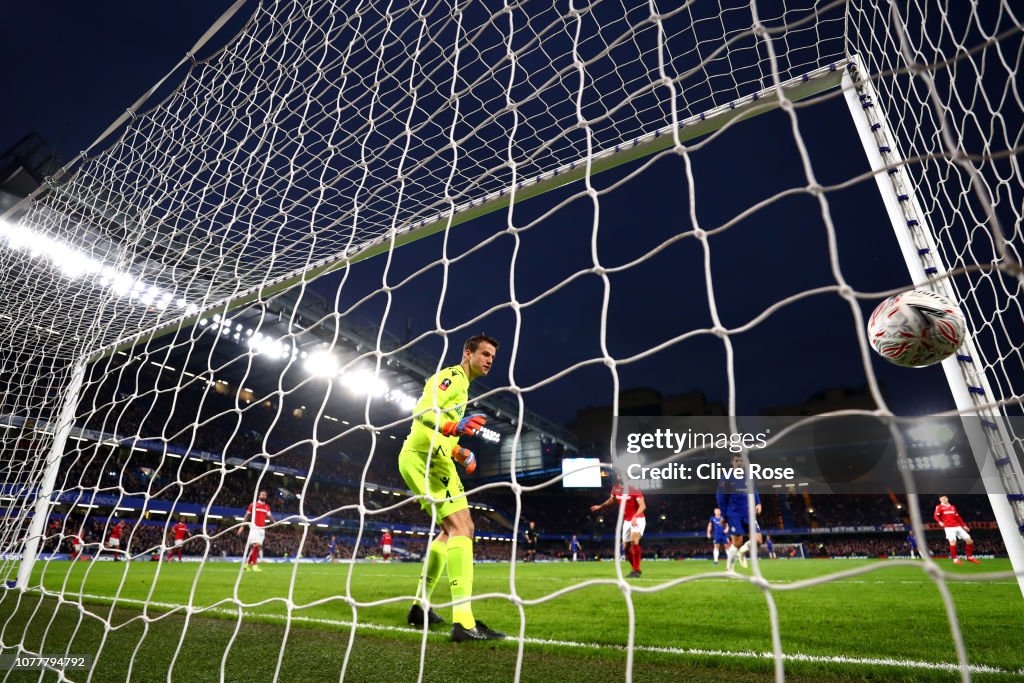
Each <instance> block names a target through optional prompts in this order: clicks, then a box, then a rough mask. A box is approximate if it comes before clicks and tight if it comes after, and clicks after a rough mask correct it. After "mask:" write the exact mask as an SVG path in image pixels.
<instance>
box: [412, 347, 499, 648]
mask: <svg viewBox="0 0 1024 683" xmlns="http://www.w3.org/2000/svg"><path fill="white" fill-rule="evenodd" d="M497 351H498V341H497V340H496V339H493V338H491V337H488V336H486V335H482V334H481V335H477V336H475V337H470V338H469V339H468V340H467V341H466V343H465V345H464V346H463V349H462V363H460V364H459V365H453V366H451V367H448V368H445V369H443V370H441V371H440V372H439V373H437V374H436V375H434V376H433V377H431V378H430V379H428V380H427V383H426V386H424V388H423V396H422V397H421V398H420V401H419V403H417V404H416V408H415V409H414V410H413V416H414V417H413V420H412V429H411V430H410V431H409V436H408V437H407V438H406V439H405V443H404V444H403V445H402V452H401V453H400V454H399V456H398V469H399V471H400V472H401V473H402V479H404V480H405V483H406V485H408V487H409V488H410V489H412V491H413V492H414V493H415V494H416V495H419V496H425V495H428V494H429V495H430V497H431V498H434V499H435V500H439V501H440V502H437V503H431V502H430V501H429V500H421V501H420V505H421V506H422V507H423V509H424V510H425V511H426V512H428V513H430V512H431V508H432V507H433V509H434V511H435V512H436V515H437V520H438V523H439V524H440V525H441V533H440V534H438V536H437V538H435V539H434V540H433V542H431V543H430V546H429V548H428V550H427V568H426V569H427V571H426V576H425V578H424V581H423V582H421V585H420V586H419V588H418V590H417V602H414V603H413V605H412V607H411V608H410V609H409V616H408V622H409V624H411V625H413V626H418V627H421V628H422V626H423V622H424V619H426V620H427V621H428V623H430V624H443V623H444V620H443V619H442V618H441V617H440V616H438V615H437V614H435V613H434V611H433V610H428V612H427V613H426V614H424V612H423V608H422V607H421V606H420V603H419V600H427V601H429V599H430V596H431V594H432V593H433V592H434V588H435V587H436V585H437V581H438V579H440V578H441V572H443V571H445V569H447V572H448V584H449V586H450V587H451V593H452V599H453V600H464V599H465V600H466V602H463V603H460V604H457V605H455V606H454V607H453V608H452V621H453V622H454V623H453V624H452V634H451V638H452V640H453V641H455V642H463V641H467V640H499V639H501V638H504V637H505V634H504V633H499V632H497V631H492V630H491V629H489V628H487V626H486V625H485V624H484V623H483V622H482V621H478V620H477V619H475V618H474V617H473V607H472V604H471V603H470V602H469V600H468V599H469V598H470V597H472V595H473V519H472V518H471V517H470V515H469V504H468V503H467V502H466V496H465V491H466V490H465V488H464V487H463V485H462V480H461V479H459V473H458V471H457V470H456V468H455V463H459V464H461V465H462V466H464V467H465V468H466V471H467V472H469V473H472V472H473V471H474V470H476V456H474V455H473V453H472V451H470V450H468V449H466V448H463V447H462V446H460V445H459V437H460V436H475V435H476V434H477V433H478V432H479V431H480V428H481V427H483V425H484V423H485V422H486V418H485V417H484V416H483V415H469V416H464V413H465V410H466V404H467V402H468V401H469V383H470V382H472V381H473V380H474V379H476V378H477V377H481V376H483V375H486V374H487V373H488V371H490V369H491V364H492V363H493V362H494V356H495V354H496V353H497Z"/></svg>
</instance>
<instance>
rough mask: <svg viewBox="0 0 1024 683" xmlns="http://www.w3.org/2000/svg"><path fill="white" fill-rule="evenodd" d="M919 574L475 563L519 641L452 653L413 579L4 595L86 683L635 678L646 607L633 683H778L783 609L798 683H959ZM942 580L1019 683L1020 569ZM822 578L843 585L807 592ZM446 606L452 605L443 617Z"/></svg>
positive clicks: (884, 569) (2, 621) (322, 574)
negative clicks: (423, 620)
mask: <svg viewBox="0 0 1024 683" xmlns="http://www.w3.org/2000/svg"><path fill="white" fill-rule="evenodd" d="M923 566H924V565H923V564H922V563H913V564H911V563H897V562H891V561H890V562H887V561H874V560H864V561H846V562H839V561H819V560H805V561H762V563H761V569H762V573H763V576H764V578H765V579H766V581H767V585H769V586H770V587H771V590H766V589H765V587H763V586H760V585H758V584H757V582H755V581H752V580H750V579H751V578H752V577H751V574H750V572H749V570H748V571H747V572H746V574H745V575H744V576H743V578H740V579H734V578H727V577H725V576H724V574H723V572H722V569H723V568H724V562H723V563H722V564H720V565H718V566H717V567H716V566H714V565H712V564H711V563H710V562H707V561H684V562H667V561H666V562H645V564H644V575H643V578H641V579H631V580H629V581H628V588H626V584H620V583H617V582H616V575H615V568H614V565H613V564H611V563H609V562H594V563H591V562H588V563H576V564H570V563H537V564H520V563H517V564H516V565H515V567H514V570H513V567H512V566H510V565H509V564H507V563H504V564H479V565H477V566H476V574H475V588H474V593H475V594H476V595H477V596H484V598H483V599H481V600H478V601H474V611H475V613H476V615H477V617H478V618H482V619H484V620H485V621H486V622H487V624H488V625H489V626H491V627H492V628H495V629H498V630H503V631H506V632H508V633H509V634H510V635H512V636H516V638H515V639H511V640H508V641H503V642H500V643H488V644H483V645H481V644H476V643H468V644H460V645H455V644H453V643H450V642H449V641H448V639H447V630H445V629H442V630H437V631H432V632H431V633H430V634H428V635H426V636H424V634H423V633H422V631H418V630H415V629H411V628H409V627H407V626H406V624H405V614H406V611H407V610H408V607H409V604H410V603H409V600H408V599H404V598H402V597H401V596H403V595H404V596H411V594H412V593H413V591H414V589H415V585H416V581H417V578H418V575H419V572H420V570H421V569H420V565H418V564H397V563H396V564H356V565H347V564H263V565H262V568H263V570H264V571H263V572H262V573H258V574H252V573H245V574H243V573H242V572H241V571H240V566H239V565H237V564H227V563H220V562H209V563H206V564H205V565H200V564H198V563H188V562H186V563H183V564H178V563H172V564H166V563H165V564H159V565H158V564H157V563H149V562H145V563H142V562H135V563H112V562H96V563H85V562H79V563H76V564H74V565H72V564H71V563H68V562H50V563H45V564H44V563H40V564H38V565H37V571H36V573H35V575H34V577H33V578H34V581H33V583H34V584H35V585H37V586H38V585H39V584H40V582H41V583H42V585H43V586H45V588H46V590H47V591H52V592H60V593H62V594H63V599H64V601H65V602H62V601H59V600H57V599H55V598H54V597H51V596H41V595H40V594H39V592H38V591H35V592H29V593H25V594H20V593H18V592H16V591H7V592H6V593H4V594H0V639H2V640H0V643H2V646H3V652H4V653H5V654H9V653H11V652H14V651H16V650H12V649H11V648H12V647H13V646H16V645H17V644H18V643H21V644H23V646H24V647H25V648H27V649H29V650H32V651H37V652H39V651H41V652H44V653H46V654H47V655H50V654H63V653H65V652H67V653H71V654H92V655H94V656H95V657H96V663H95V666H94V668H93V669H92V671H91V678H90V671H67V672H66V673H65V675H66V676H67V677H68V678H70V679H72V680H87V679H89V680H92V681H123V680H126V679H129V678H130V679H131V680H138V681H157V680H168V677H170V679H171V680H174V681H210V680H219V679H221V678H223V679H224V680H228V681H252V680H273V679H275V678H276V679H277V680H281V681H303V680H320V679H324V680H338V679H339V678H341V677H342V676H343V675H344V679H345V680H350V681H388V680H394V681H406V680H416V679H417V677H418V676H419V675H420V671H421V666H422V675H423V680H427V681H498V680H512V679H513V678H514V676H515V674H516V671H517V669H518V671H519V676H520V678H521V680H526V681H558V682H559V683H565V682H569V681H586V682H587V683H593V681H594V680H597V677H602V678H604V677H607V678H608V679H610V680H616V679H623V678H625V676H626V672H627V667H628V666H629V661H628V660H629V656H630V655H629V648H628V638H629V630H630V629H629V623H630V607H629V605H630V603H632V612H633V619H634V624H635V628H634V643H633V645H634V647H633V649H632V666H631V670H632V679H633V680H635V681H646V680H659V681H660V680H665V679H666V677H670V678H671V679H673V680H680V679H683V678H685V679H691V680H695V681H719V680H722V679H725V678H728V679H730V680H739V681H755V680H756V681H762V680H771V679H773V678H774V673H775V669H774V666H775V665H774V662H773V660H772V658H771V657H770V653H771V651H772V640H771V628H770V616H769V615H770V604H771V603H773V604H774V606H775V608H776V610H777V614H778V623H779V630H780V635H781V640H782V649H783V652H784V653H785V656H786V659H785V662H784V666H785V673H786V677H787V679H788V680H796V681H821V680H886V681H890V680H905V681H935V680H950V681H952V680H958V679H960V677H961V672H960V670H959V669H958V668H957V666H956V664H957V659H956V650H955V648H954V639H953V637H952V635H951V629H950V622H949V620H948V619H947V616H946V608H945V606H944V603H943V600H942V596H941V593H940V590H939V585H938V584H937V583H936V582H935V581H933V580H932V579H931V578H930V577H929V576H928V575H927V574H926V572H925V571H924V569H923ZM940 566H941V567H942V568H943V570H945V572H946V577H947V578H948V579H949V580H948V581H947V582H946V585H947V586H948V590H949V592H950V595H951V598H952V601H953V606H954V607H955V610H956V614H957V618H958V621H959V627H960V629H961V631H962V633H963V641H964V645H965V647H966V652H967V657H968V662H969V664H970V667H971V668H970V676H971V677H972V678H973V679H975V680H993V681H1002V680H1022V679H1024V654H1022V649H1021V644H1024V598H1022V597H1021V594H1020V591H1019V589H1018V587H1017V584H1016V582H1015V581H1014V580H1013V578H1012V577H1009V576H1006V575H1005V573H1006V572H1008V571H1009V570H1010V566H1009V562H1008V561H1005V560H989V561H986V562H985V563H984V564H983V565H981V566H980V567H978V566H972V565H966V566H953V565H951V564H949V563H948V560H947V561H944V562H942V563H941V565H940ZM624 567H625V565H624ZM625 570H626V571H628V567H625ZM1000 572H1002V573H1003V574H1000ZM823 576H831V577H833V578H834V580H830V581H828V582H826V583H823V584H819V585H804V583H805V582H807V581H809V580H814V579H816V578H819V577H823ZM982 578H990V579H991V580H978V579H982ZM513 588H514V595H515V599H512V600H510V599H509V595H510V594H512V593H513ZM486 596H491V597H486ZM448 600H450V596H449V594H448V591H447V587H446V586H442V587H439V588H438V590H437V592H436V593H435V595H434V602H445V601H448ZM520 608H521V612H520ZM439 612H440V613H441V614H442V615H443V616H445V618H446V619H447V618H449V617H450V612H451V610H450V608H439ZM354 620H355V623H356V627H355V628H354V629H353V628H352V624H353V621H354ZM520 633H522V636H523V638H522V639H521V640H520V639H519V638H518V636H519V635H520ZM421 652H425V655H426V656H425V657H423V658H421ZM5 680H8V681H18V680H39V674H38V672H32V673H30V672H12V673H10V674H9V675H8V676H7V678H6V679H5ZM44 680H57V676H56V675H54V674H47V676H46V677H45V678H44Z"/></svg>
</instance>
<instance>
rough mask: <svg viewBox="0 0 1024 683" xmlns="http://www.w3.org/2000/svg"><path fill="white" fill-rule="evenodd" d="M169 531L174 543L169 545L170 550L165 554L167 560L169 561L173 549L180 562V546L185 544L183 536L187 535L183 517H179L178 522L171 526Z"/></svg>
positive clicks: (186, 526) (172, 554)
mask: <svg viewBox="0 0 1024 683" xmlns="http://www.w3.org/2000/svg"><path fill="white" fill-rule="evenodd" d="M171 533H172V534H174V545H172V546H171V552H170V553H169V554H168V556H167V560H168V561H170V559H171V558H172V557H174V553H175V551H177V553H178V562H181V547H182V546H183V545H185V538H187V537H188V525H187V524H185V520H184V518H182V519H179V520H178V523H177V524H175V525H174V526H172V527H171Z"/></svg>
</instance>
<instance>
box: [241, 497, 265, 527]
mask: <svg viewBox="0 0 1024 683" xmlns="http://www.w3.org/2000/svg"><path fill="white" fill-rule="evenodd" d="M245 512H246V514H248V515H250V516H251V519H252V523H253V524H254V525H255V526H257V527H260V528H262V527H265V526H266V525H267V516H268V515H270V506H269V505H267V504H266V503H262V502H260V501H256V503H255V504H253V503H250V504H249V507H247V508H246V509H245Z"/></svg>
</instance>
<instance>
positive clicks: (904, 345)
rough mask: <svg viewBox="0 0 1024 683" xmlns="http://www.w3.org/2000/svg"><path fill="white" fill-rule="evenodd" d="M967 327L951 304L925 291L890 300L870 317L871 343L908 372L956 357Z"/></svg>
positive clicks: (913, 290)
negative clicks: (911, 369) (952, 356)
mask: <svg viewBox="0 0 1024 683" xmlns="http://www.w3.org/2000/svg"><path fill="white" fill-rule="evenodd" d="M966 334H967V325H966V324H965V322H964V316H963V315H962V314H961V313H960V310H959V309H958V308H957V307H956V304H954V303H953V302H952V301H950V300H949V299H948V298H946V297H945V296H943V295H942V294H936V293H935V292H932V291H929V290H926V289H912V290H910V291H909V292H902V293H901V294H897V295H896V296H891V297H889V298H888V299H886V300H885V301H883V302H882V303H880V304H878V308H876V309H875V312H874V313H872V314H871V318H870V320H868V340H869V341H870V342H871V346H872V347H873V348H874V349H875V351H877V352H878V353H879V355H881V356H882V357H883V358H885V359H886V360H888V361H890V362H892V363H895V364H896V365H902V366H904V367H909V368H920V367H924V366H926V365H934V364H935V363H939V362H941V361H942V360H944V359H946V358H948V357H949V356H951V355H953V354H954V353H956V350H957V349H958V348H960V345H961V344H963V343H964V337H965V336H966Z"/></svg>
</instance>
